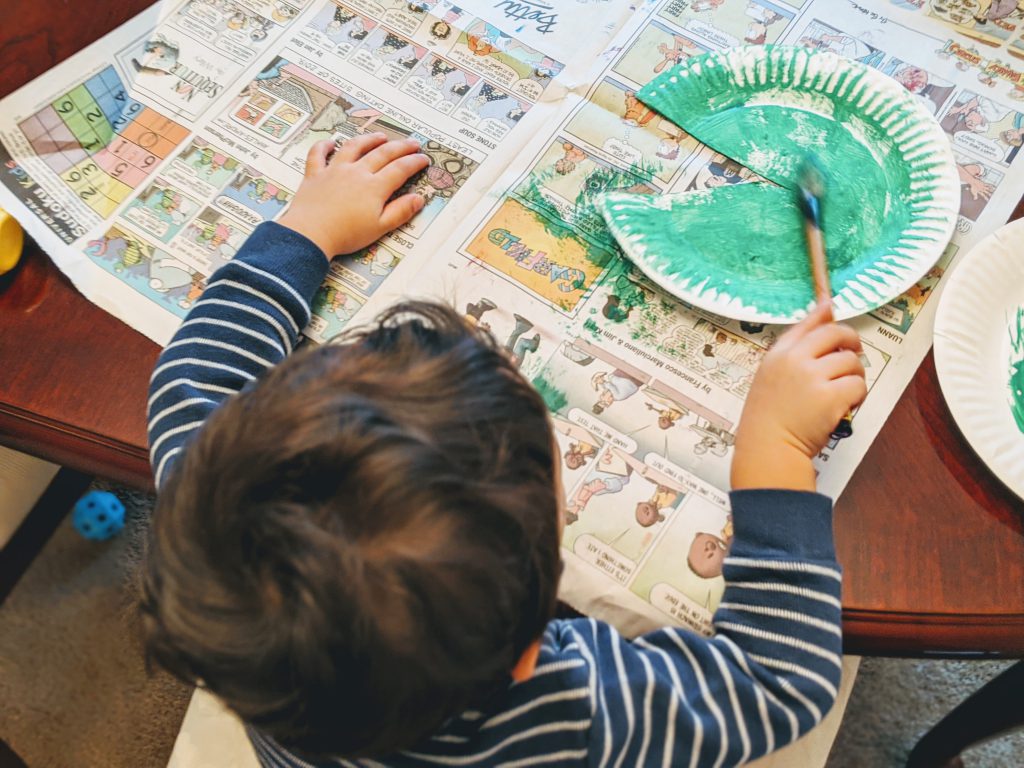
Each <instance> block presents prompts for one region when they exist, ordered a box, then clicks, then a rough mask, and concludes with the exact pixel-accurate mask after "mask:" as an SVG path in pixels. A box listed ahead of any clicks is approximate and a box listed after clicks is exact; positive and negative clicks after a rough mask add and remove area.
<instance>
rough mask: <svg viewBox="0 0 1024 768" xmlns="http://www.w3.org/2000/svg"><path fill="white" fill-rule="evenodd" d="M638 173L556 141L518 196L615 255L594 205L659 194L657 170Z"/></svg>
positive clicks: (521, 185)
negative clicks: (617, 196) (607, 198)
mask: <svg viewBox="0 0 1024 768" xmlns="http://www.w3.org/2000/svg"><path fill="white" fill-rule="evenodd" d="M633 171H634V172H630V171H624V170H622V169H620V168H619V167H618V166H616V165H612V164H611V163H609V162H608V161H607V160H604V159H603V158H601V157H599V156H597V155H596V154H595V153H594V152H593V151H589V150H587V149H585V148H584V147H582V146H580V145H577V144H574V143H573V142H571V141H565V140H559V139H556V140H555V141H554V142H552V143H551V145H550V146H549V147H548V148H547V149H546V150H545V152H544V154H543V155H542V156H541V157H540V159H539V160H538V161H537V163H536V164H534V166H533V167H532V168H531V169H530V171H529V173H528V175H527V176H526V178H524V179H523V180H522V181H521V182H520V183H519V184H518V185H517V186H516V187H515V188H514V190H513V195H515V196H516V197H517V198H519V199H520V200H522V201H523V202H526V203H528V204H529V205H530V206H531V207H532V208H534V209H535V210H538V211H543V212H544V213H545V214H547V215H548V216H550V217H553V218H558V219H561V220H562V221H563V222H565V223H566V224H567V225H569V226H571V227H572V228H573V229H574V230H575V231H576V232H577V233H579V234H580V235H582V236H583V237H586V238H587V239H588V240H590V241H592V242H594V243H596V244H597V245H599V246H601V247H602V248H605V249H607V250H610V251H615V250H617V248H618V246H617V245H616V243H615V239H614V238H613V237H612V236H611V233H609V231H608V228H607V227H606V226H605V224H604V219H602V218H601V214H600V213H598V211H597V209H596V208H595V207H594V201H595V199H596V197H597V196H598V195H600V194H603V193H605V192H613V191H614V192H632V193H636V194H656V193H657V192H658V189H657V187H655V186H654V185H653V184H652V183H651V174H652V170H651V169H647V168H643V167H634V168H633ZM638 174H641V175H638Z"/></svg>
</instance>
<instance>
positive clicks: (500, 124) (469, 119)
mask: <svg viewBox="0 0 1024 768" xmlns="http://www.w3.org/2000/svg"><path fill="white" fill-rule="evenodd" d="M529 109H530V104H529V102H527V101H524V100H523V99H522V98H517V97H515V96H513V95H512V94H510V93H506V92H505V91H503V90H502V89H501V88H498V87H497V86H496V85H494V84H493V83H489V82H487V81H485V80H480V81H479V82H477V84H476V85H474V86H472V87H471V88H470V90H469V93H468V94H467V95H466V98H465V99H464V100H463V102H462V104H461V105H460V106H459V107H458V108H457V109H456V110H454V112H452V114H453V115H454V117H455V119H457V120H459V121H461V122H463V123H466V125H471V126H473V127H475V128H479V129H480V132H481V133H484V134H486V135H488V136H490V137H491V138H493V139H498V140H500V139H503V138H504V137H505V136H506V135H507V134H508V132H509V131H511V130H512V129H513V128H515V127H516V124H517V123H518V122H519V121H520V120H521V119H522V117H523V115H525V114H526V112H527V111H528V110H529Z"/></svg>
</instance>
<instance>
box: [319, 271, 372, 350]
mask: <svg viewBox="0 0 1024 768" xmlns="http://www.w3.org/2000/svg"><path fill="white" fill-rule="evenodd" d="M366 300H367V297H366V296H364V295H363V294H362V293H360V292H359V291H357V290H356V289H355V288H353V287H352V286H351V285H349V284H348V283H346V282H345V281H343V280H338V279H336V278H334V276H333V275H328V277H327V279H326V280H324V282H323V285H321V286H320V287H319V288H318V289H317V292H316V294H315V295H314V296H313V304H312V316H311V317H310V319H309V325H307V326H306V328H305V330H304V331H303V333H304V334H305V335H306V336H308V337H309V338H311V339H312V340H313V341H316V342H319V343H325V342H329V341H330V340H331V339H333V338H334V337H335V336H337V335H338V334H339V333H341V332H342V330H344V328H345V326H346V325H348V324H349V322H351V320H352V318H353V317H355V315H356V313H357V312H358V311H359V310H361V309H362V308H363V305H364V304H366Z"/></svg>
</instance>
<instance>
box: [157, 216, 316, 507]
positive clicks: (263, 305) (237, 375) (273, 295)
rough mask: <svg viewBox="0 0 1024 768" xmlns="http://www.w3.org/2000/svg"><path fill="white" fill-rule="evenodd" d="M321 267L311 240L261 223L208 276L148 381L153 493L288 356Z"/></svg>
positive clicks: (306, 316) (306, 317) (305, 319)
mask: <svg viewBox="0 0 1024 768" xmlns="http://www.w3.org/2000/svg"><path fill="white" fill-rule="evenodd" d="M327 267H328V262H327V259H326V258H325V257H324V254H323V251H321V250H320V249H319V248H318V247H317V246H316V245H314V244H313V243H312V242H311V241H310V240H308V239H307V238H305V237H303V236H302V235H300V234H298V233H297V232H294V231H292V230H291V229H288V228H287V227H282V226H281V225H280V224H277V223H274V222H267V223H264V224H261V225H260V226H259V227H257V228H256V230H255V231H254V232H253V233H252V234H251V235H250V236H249V239H248V240H247V241H246V242H245V245H243V246H242V247H241V248H240V249H239V251H238V253H237V254H235V258H234V259H232V260H231V261H230V262H229V263H228V264H226V265H224V266H223V267H221V268H220V269H219V270H217V271H216V272H215V273H214V274H213V275H211V276H210V280H209V282H208V283H207V286H206V290H204V291H203V295H202V296H201V297H200V298H199V300H198V301H197V302H196V303H195V305H194V306H193V307H192V310H191V311H190V312H189V313H188V316H187V317H186V318H185V322H183V323H182V324H181V326H180V327H179V328H178V331H177V333H175V335H174V337H173V338H172V339H171V342H170V343H169V344H168V345H167V346H166V347H164V351H163V353H162V354H161V355H160V358H159V360H157V365H156V369H155V370H154V371H153V376H152V378H151V379H150V387H149V390H150V395H149V403H148V407H149V423H148V430H149V458H150V462H151V463H152V465H153V474H154V476H155V481H156V486H157V489H159V488H160V485H161V484H162V483H163V480H164V478H165V477H167V473H168V470H169V469H170V467H171V465H172V463H173V462H174V459H175V457H176V456H178V454H180V453H181V451H182V448H183V446H184V444H185V442H186V440H187V439H188V437H189V435H190V434H191V433H192V432H194V431H195V430H196V429H198V428H199V427H200V425H202V423H203V421H204V420H205V419H206V417H207V416H208V415H209V414H210V412H211V411H212V410H213V409H214V408H216V407H217V406H218V405H219V404H220V403H221V401H223V400H224V398H226V397H229V396H231V395H233V394H235V393H237V392H238V391H239V390H241V389H242V387H244V386H245V385H246V384H248V383H249V382H251V381H253V380H255V379H256V377H257V376H258V375H259V374H260V372H261V371H264V370H266V369H267V368H269V367H271V366H273V365H276V364H277V363H279V362H281V361H282V360H283V359H284V358H285V357H286V356H287V355H289V354H290V353H291V351H292V349H293V348H294V347H295V344H296V341H297V340H298V337H299V332H300V331H301V330H302V328H304V327H305V325H306V323H308V322H309V317H310V309H309V307H310V304H311V303H312V301H313V294H314V293H316V289H317V288H318V287H319V286H320V284H321V283H322V282H323V279H324V276H325V275H326V274H327Z"/></svg>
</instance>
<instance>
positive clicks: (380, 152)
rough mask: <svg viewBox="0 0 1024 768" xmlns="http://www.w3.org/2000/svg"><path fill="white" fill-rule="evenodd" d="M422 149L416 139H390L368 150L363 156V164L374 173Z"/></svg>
mask: <svg viewBox="0 0 1024 768" xmlns="http://www.w3.org/2000/svg"><path fill="white" fill-rule="evenodd" d="M419 151H420V143H419V142H418V141H416V139H405V140H404V141H389V142H388V143H387V144H382V145H381V146H379V147H377V148H376V149H374V150H373V151H372V152H368V153H367V154H366V155H365V156H364V157H363V160H362V162H363V164H364V165H365V166H366V167H367V168H369V169H370V170H371V171H372V172H373V173H377V171H379V170H381V169H382V168H384V167H385V166H387V165H388V164H389V163H391V162H393V161H394V160H397V159H398V158H400V157H404V156H405V155H411V154H412V153H413V152H419Z"/></svg>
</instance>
